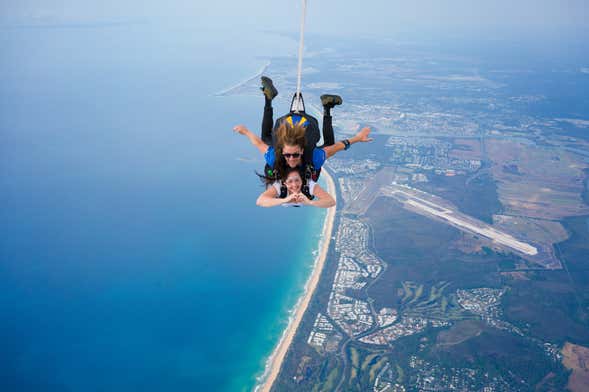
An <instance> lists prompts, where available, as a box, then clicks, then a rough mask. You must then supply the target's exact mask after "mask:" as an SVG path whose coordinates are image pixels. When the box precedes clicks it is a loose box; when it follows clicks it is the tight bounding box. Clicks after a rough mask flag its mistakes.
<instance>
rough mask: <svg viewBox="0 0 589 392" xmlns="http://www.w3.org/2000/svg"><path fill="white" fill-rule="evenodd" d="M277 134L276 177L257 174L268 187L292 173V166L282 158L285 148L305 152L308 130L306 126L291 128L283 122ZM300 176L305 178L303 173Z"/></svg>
mask: <svg viewBox="0 0 589 392" xmlns="http://www.w3.org/2000/svg"><path fill="white" fill-rule="evenodd" d="M275 132H276V145H275V146H274V168H273V173H274V175H272V176H269V175H268V174H267V173H264V174H263V175H262V174H259V173H256V174H257V175H258V176H259V177H260V179H261V180H262V182H263V183H264V185H266V186H268V185H270V184H272V183H273V182H274V181H284V180H286V176H287V175H288V173H290V172H291V171H292V170H288V169H290V166H288V165H287V164H286V160H285V159H284V157H283V156H282V150H283V149H284V146H299V147H300V148H301V151H304V149H305V132H306V129H305V127H304V126H302V125H299V124H295V125H294V126H290V125H289V124H287V123H286V122H283V123H282V124H280V126H279V127H278V129H277V130H276V131H275ZM297 170H298V169H297ZM299 173H300V171H299ZM300 174H301V178H303V173H300Z"/></svg>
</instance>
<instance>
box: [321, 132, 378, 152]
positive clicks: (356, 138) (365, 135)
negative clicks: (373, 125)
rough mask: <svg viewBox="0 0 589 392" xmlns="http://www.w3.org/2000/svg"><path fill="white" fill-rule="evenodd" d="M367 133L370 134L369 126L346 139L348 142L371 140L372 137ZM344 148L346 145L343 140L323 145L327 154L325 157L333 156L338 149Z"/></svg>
mask: <svg viewBox="0 0 589 392" xmlns="http://www.w3.org/2000/svg"><path fill="white" fill-rule="evenodd" d="M369 135H370V128H368V127H364V128H362V130H361V131H360V132H358V133H357V134H356V135H355V136H354V137H353V138H351V139H348V141H349V142H350V144H355V143H358V142H371V141H372V138H371V137H369ZM345 148H346V145H345V144H344V142H343V141H339V142H336V143H335V144H332V145H331V146H325V147H323V150H324V151H325V153H326V154H327V158H330V157H332V156H334V155H335V154H336V153H337V152H338V151H342V150H345Z"/></svg>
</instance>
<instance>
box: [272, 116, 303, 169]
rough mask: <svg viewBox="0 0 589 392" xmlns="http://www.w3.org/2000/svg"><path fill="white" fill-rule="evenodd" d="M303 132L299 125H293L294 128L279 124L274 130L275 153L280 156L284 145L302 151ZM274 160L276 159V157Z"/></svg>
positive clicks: (284, 123)
mask: <svg viewBox="0 0 589 392" xmlns="http://www.w3.org/2000/svg"><path fill="white" fill-rule="evenodd" d="M305 132H306V129H305V127H304V126H302V125H299V124H295V125H294V126H290V125H289V124H287V123H286V122H283V123H282V124H280V126H279V127H278V129H277V130H276V146H275V149H276V152H277V153H280V155H282V149H283V148H284V146H286V145H289V146H299V147H300V148H301V150H304V149H305ZM276 158H278V156H277V157H276ZM277 160H278V159H277Z"/></svg>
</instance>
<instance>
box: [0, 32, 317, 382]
mask: <svg viewBox="0 0 589 392" xmlns="http://www.w3.org/2000/svg"><path fill="white" fill-rule="evenodd" d="M204 36H205V35H204V34H203V32H200V31H196V30H191V29H182V28H174V29H172V28H163V27H156V26H151V25H135V26H118V27H108V28H65V27H64V28H60V27H55V28H45V29H31V28H29V29H5V30H3V33H2V35H1V38H0V51H1V52H2V53H3V56H2V59H1V60H0V70H1V71H2V72H1V74H0V75H1V76H0V78H1V79H2V80H1V82H0V134H1V138H2V142H1V143H0V189H1V190H2V191H1V192H0V238H1V239H0V287H1V290H2V295H1V296H0V325H1V326H2V327H1V328H0V344H1V346H2V350H1V353H0V357H1V362H2V364H3V366H1V367H0V389H2V390H19V391H33V390H35V391H36V390H44V391H53V390H59V391H63V390H68V391H104V390H108V391H129V390H144V391H162V390H175V391H183V390H209V391H236V390H249V389H251V388H252V387H253V386H254V384H255V382H256V379H255V378H256V376H259V375H260V374H261V372H262V371H263V369H264V365H265V360H266V359H267V356H268V355H269V354H270V353H271V351H272V349H273V347H274V345H275V344H276V343H277V341H278V339H279V337H280V335H281V334H282V331H283V329H284V327H285V326H286V322H287V318H288V310H289V309H291V308H292V306H293V305H294V304H295V303H296V300H297V298H298V297H299V296H300V295H301V294H302V286H303V284H304V282H305V280H306V279H307V277H308V275H309V272H310V268H311V266H312V262H313V255H312V253H311V252H312V251H313V250H315V249H317V244H318V239H319V233H320V232H321V225H322V223H323V218H324V211H318V210H315V209H308V208H305V209H288V208H275V209H261V208H257V207H255V199H256V197H257V195H258V193H259V192H261V190H262V188H261V187H260V185H259V184H258V183H257V179H256V177H255V175H254V170H260V169H261V163H262V161H261V159H260V157H258V155H257V153H256V151H254V149H253V148H252V147H251V146H249V145H248V143H247V141H246V140H245V138H243V137H240V136H238V135H234V134H233V132H232V131H231V128H232V126H233V125H235V124H236V123H245V124H246V125H248V126H250V128H251V129H252V130H257V129H258V127H259V124H260V121H261V109H262V103H263V101H262V98H261V97H259V96H257V95H252V96H240V97H216V96H214V95H213V94H214V93H215V92H217V91H219V90H222V89H223V88H225V87H227V86H231V85H234V84H235V83H237V82H238V81H240V80H243V79H244V78H247V77H248V76H250V75H252V74H254V73H255V72H256V71H257V70H258V69H259V68H260V67H261V66H262V65H263V64H264V63H265V62H266V58H264V57H260V56H268V55H271V54H281V53H285V52H286V51H289V50H291V49H293V48H295V45H296V44H295V43H292V42H290V41H286V40H285V39H284V38H276V37H269V36H267V35H261V34H251V36H247V37H243V36H240V40H236V39H235V38H236V37H231V36H219V35H217V36H216V38H214V39H212V40H211V39H210V38H207V39H206V40H205V39H204ZM206 36H207V37H210V36H211V34H207V35H206ZM213 36H214V34H213ZM238 41H239V44H233V43H234V42H238ZM233 45H234V46H235V47H233ZM293 53H294V50H293ZM281 109H285V108H277V113H278V112H280V111H281ZM240 158H246V160H242V159H240Z"/></svg>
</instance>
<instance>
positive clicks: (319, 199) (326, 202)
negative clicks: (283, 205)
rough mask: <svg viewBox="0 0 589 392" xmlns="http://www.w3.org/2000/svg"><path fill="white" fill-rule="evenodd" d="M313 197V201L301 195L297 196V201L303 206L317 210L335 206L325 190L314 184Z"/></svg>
mask: <svg viewBox="0 0 589 392" xmlns="http://www.w3.org/2000/svg"><path fill="white" fill-rule="evenodd" d="M313 195H314V196H315V199H314V200H309V199H308V198H307V196H305V195H304V194H302V193H301V194H300V196H299V201H300V202H302V203H303V204H305V205H308V206H313V207H319V208H329V207H333V206H334V205H335V200H334V198H333V197H332V196H331V195H330V194H329V193H327V192H326V191H325V190H323V188H321V187H320V186H319V184H315V187H314V188H313Z"/></svg>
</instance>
